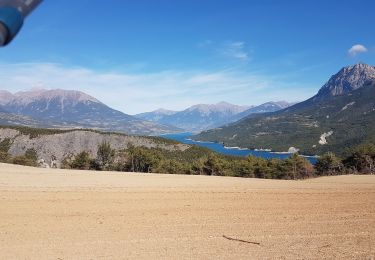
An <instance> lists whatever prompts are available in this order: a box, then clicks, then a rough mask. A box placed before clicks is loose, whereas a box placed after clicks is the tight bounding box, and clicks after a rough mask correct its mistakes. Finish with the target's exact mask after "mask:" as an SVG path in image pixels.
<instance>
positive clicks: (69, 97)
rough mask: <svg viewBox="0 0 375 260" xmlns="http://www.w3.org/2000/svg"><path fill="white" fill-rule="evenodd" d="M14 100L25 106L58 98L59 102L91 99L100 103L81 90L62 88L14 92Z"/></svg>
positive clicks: (78, 101) (75, 102)
mask: <svg viewBox="0 0 375 260" xmlns="http://www.w3.org/2000/svg"><path fill="white" fill-rule="evenodd" d="M14 97H15V100H14V101H15V102H16V103H17V104H18V105H23V106H26V105H28V104H30V103H32V102H35V101H40V100H43V101H46V102H49V101H51V100H59V101H61V102H64V101H65V102H69V103H71V104H77V103H80V102H85V101H91V102H95V103H100V101H99V100H97V99H96V98H94V97H92V96H90V95H87V94H85V93H83V92H81V91H76V90H63V89H51V90H45V89H32V90H30V91H22V92H17V93H15V94H14Z"/></svg>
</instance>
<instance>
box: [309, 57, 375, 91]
mask: <svg viewBox="0 0 375 260" xmlns="http://www.w3.org/2000/svg"><path fill="white" fill-rule="evenodd" d="M370 80H375V67H374V66H370V65H367V64H364V63H358V64H355V65H352V66H348V67H344V68H342V69H341V70H340V71H339V72H338V73H337V74H335V75H333V76H332V77H331V78H330V79H329V81H328V82H327V83H326V84H325V85H324V86H323V87H322V88H321V89H320V90H319V92H318V94H317V96H316V97H318V98H323V97H327V96H328V97H329V96H339V95H344V94H347V93H349V92H351V91H353V90H356V89H358V88H361V87H362V86H363V85H364V84H365V83H366V82H368V81H370Z"/></svg>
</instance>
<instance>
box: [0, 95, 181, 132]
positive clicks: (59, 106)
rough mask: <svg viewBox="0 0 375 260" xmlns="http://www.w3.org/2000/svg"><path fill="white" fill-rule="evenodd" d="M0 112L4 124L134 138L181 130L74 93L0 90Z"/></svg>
mask: <svg viewBox="0 0 375 260" xmlns="http://www.w3.org/2000/svg"><path fill="white" fill-rule="evenodd" d="M0 113H1V114H0V123H1V124H7V125H9V124H10V125H25V126H38V127H53V128H92V129H98V130H105V131H115V132H125V133H129V134H137V135H140V134H141V135H157V134H163V133H171V132H179V131H181V129H178V128H176V127H173V126H167V125H162V124H159V123H155V122H150V121H145V120H141V119H138V118H135V117H133V116H130V115H127V114H125V113H122V112H120V111H117V110H115V109H112V108H110V107H108V106H107V105H105V104H103V103H102V102H100V101H99V100H97V99H96V98H94V97H92V96H89V95H87V94H85V93H83V92H80V91H75V90H61V89H53V90H45V89H34V90H31V91H23V92H17V93H15V94H12V93H10V92H7V91H0Z"/></svg>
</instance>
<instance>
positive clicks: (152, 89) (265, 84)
mask: <svg viewBox="0 0 375 260" xmlns="http://www.w3.org/2000/svg"><path fill="white" fill-rule="evenodd" d="M0 78H1V83H0V89H6V90H9V91H12V92H15V91H20V90H25V89H30V88H32V87H36V86H37V87H41V86H44V87H45V88H61V89H74V90H81V91H84V92H86V93H88V94H90V95H92V96H94V97H96V98H98V99H99V100H101V101H102V102H104V103H106V104H108V105H109V106H111V107H114V108H116V109H118V110H121V111H123V112H125V113H129V114H134V113H139V112H145V111H151V110H154V109H157V108H160V107H164V108H168V109H173V110H180V109H184V108H186V107H188V106H191V105H194V104H197V103H216V102H219V101H223V100H224V101H228V102H232V103H237V104H247V105H250V104H259V103H262V102H266V101H269V100H271V99H286V100H289V99H290V97H292V98H293V100H295V99H299V100H301V96H303V97H306V98H307V97H308V96H305V95H306V93H305V90H303V89H301V90H300V91H299V92H298V91H296V90H295V89H293V90H290V91H293V94H292V93H291V92H290V91H289V90H287V86H286V85H282V83H280V82H278V81H277V80H270V77H267V76H265V75H257V74H255V73H249V72H243V71H231V70H227V71H216V72H210V71H162V72H157V73H140V74H128V73H122V72H99V71H94V70H90V69H87V68H82V67H65V66H63V65H60V64H51V63H22V64H0ZM284 87H285V92H284V94H281V95H280V93H278V94H277V96H275V97H272V96H270V92H272V89H273V90H280V89H283V88H284Z"/></svg>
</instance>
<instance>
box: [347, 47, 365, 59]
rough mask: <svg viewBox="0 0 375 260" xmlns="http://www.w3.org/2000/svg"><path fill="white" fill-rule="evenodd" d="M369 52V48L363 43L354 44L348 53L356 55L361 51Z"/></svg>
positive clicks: (351, 55)
mask: <svg viewBox="0 0 375 260" xmlns="http://www.w3.org/2000/svg"><path fill="white" fill-rule="evenodd" d="M364 52H368V49H367V48H366V47H365V46H364V45H362V44H356V45H353V46H352V47H351V48H350V49H349V50H348V54H349V56H350V57H355V56H357V55H358V54H360V53H364Z"/></svg>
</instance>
